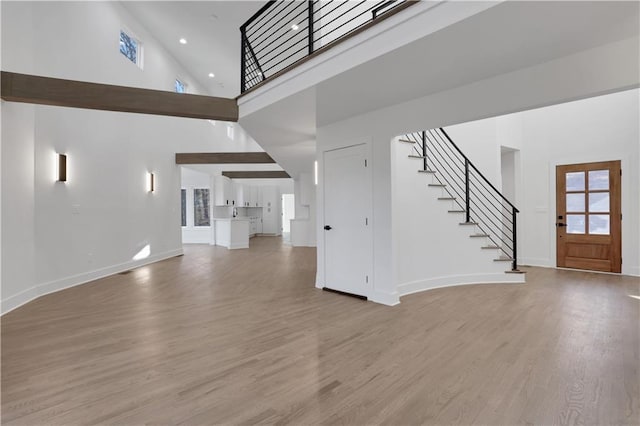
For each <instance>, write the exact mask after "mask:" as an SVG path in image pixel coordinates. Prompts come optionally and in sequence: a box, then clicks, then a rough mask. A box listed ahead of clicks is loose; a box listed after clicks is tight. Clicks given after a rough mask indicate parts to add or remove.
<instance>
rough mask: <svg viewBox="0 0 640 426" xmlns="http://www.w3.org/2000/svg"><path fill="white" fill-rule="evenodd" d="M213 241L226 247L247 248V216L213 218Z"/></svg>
mask: <svg viewBox="0 0 640 426" xmlns="http://www.w3.org/2000/svg"><path fill="white" fill-rule="evenodd" d="M213 223H214V240H213V241H214V243H215V245H217V246H223V247H226V248H228V249H242V248H249V218H248V217H225V218H214V219H213Z"/></svg>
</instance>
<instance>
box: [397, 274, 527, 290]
mask: <svg viewBox="0 0 640 426" xmlns="http://www.w3.org/2000/svg"><path fill="white" fill-rule="evenodd" d="M525 275H526V274H507V273H497V274H473V275H451V276H446V277H436V278H429V279H426V280H417V281H411V282H408V283H404V284H400V285H399V286H398V293H399V294H400V296H406V295H408V294H413V293H418V292H421V291H425V290H433V289H435V288H442V287H453V286H458V285H469V284H522V283H524V282H525Z"/></svg>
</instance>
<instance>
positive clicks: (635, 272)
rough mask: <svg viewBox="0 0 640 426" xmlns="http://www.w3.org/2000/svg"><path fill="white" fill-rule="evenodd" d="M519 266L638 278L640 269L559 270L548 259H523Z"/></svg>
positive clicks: (635, 267)
mask: <svg viewBox="0 0 640 426" xmlns="http://www.w3.org/2000/svg"><path fill="white" fill-rule="evenodd" d="M519 265H520V266H535V267H537V268H551V269H562V270H565V271H581V272H593V273H596V274H612V275H625V276H630V277H639V276H640V267H638V266H630V267H625V266H624V264H623V265H622V273H620V274H619V273H617V272H602V271H591V270H588V269H575V268H559V267H558V266H556V265H555V263H554V264H550V263H549V260H548V259H536V258H524V259H522V261H521V262H520V263H519Z"/></svg>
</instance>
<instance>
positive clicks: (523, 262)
mask: <svg viewBox="0 0 640 426" xmlns="http://www.w3.org/2000/svg"><path fill="white" fill-rule="evenodd" d="M518 265H519V266H541V267H543V268H553V267H555V266H556V265H555V264H553V265H552V264H551V261H550V260H549V259H545V258H542V257H523V258H520V259H518Z"/></svg>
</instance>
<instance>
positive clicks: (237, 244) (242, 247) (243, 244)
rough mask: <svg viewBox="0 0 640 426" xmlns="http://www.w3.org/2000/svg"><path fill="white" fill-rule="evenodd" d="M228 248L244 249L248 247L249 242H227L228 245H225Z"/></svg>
mask: <svg viewBox="0 0 640 426" xmlns="http://www.w3.org/2000/svg"><path fill="white" fill-rule="evenodd" d="M227 248H228V249H229V250H235V249H246V248H249V244H245V243H234V244H229V247H227Z"/></svg>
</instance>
